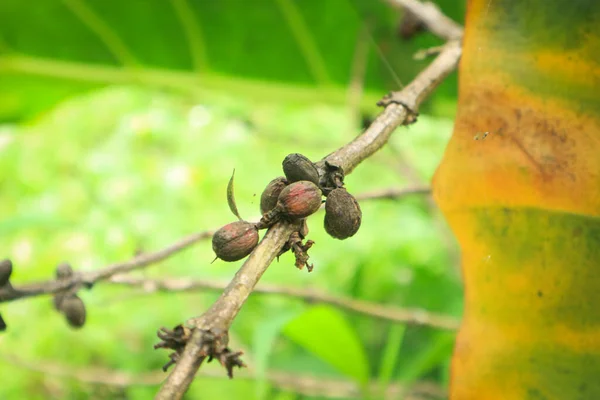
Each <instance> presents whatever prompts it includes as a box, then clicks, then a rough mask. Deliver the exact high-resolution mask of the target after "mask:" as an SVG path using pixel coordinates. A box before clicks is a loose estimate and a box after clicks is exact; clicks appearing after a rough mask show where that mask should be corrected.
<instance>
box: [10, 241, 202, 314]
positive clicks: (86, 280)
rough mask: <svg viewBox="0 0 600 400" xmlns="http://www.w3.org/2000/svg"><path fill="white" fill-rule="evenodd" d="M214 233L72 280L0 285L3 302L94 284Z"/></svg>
mask: <svg viewBox="0 0 600 400" xmlns="http://www.w3.org/2000/svg"><path fill="white" fill-rule="evenodd" d="M211 236H212V231H203V232H198V233H194V234H192V235H189V236H187V237H184V238H182V239H180V240H178V241H177V242H175V243H173V244H171V245H170V246H167V247H165V248H163V249H161V250H158V251H156V252H153V253H144V254H140V255H138V256H136V257H133V258H132V259H130V260H127V261H122V262H118V263H114V264H110V265H107V266H106V267H104V268H102V269H99V270H94V271H86V272H75V274H74V275H73V276H72V277H71V278H70V279H62V280H59V279H51V280H48V281H43V282H36V283H30V284H26V285H22V286H12V285H10V284H8V285H4V286H2V287H0V303H3V302H8V301H14V300H18V299H23V298H27V297H32V296H39V295H45V294H54V293H58V292H61V291H64V290H70V289H73V288H79V287H81V286H86V287H91V286H93V285H94V284H95V283H96V282H98V281H102V280H106V279H108V278H110V277H111V276H113V275H116V274H121V273H125V272H130V271H134V270H136V269H140V268H144V267H147V266H149V265H152V264H155V263H158V262H160V261H162V260H164V259H166V258H168V257H170V256H172V255H174V254H176V253H179V252H180V251H183V250H185V249H187V248H188V247H190V246H192V245H194V244H196V243H197V242H199V241H201V240H205V239H208V238H210V237H211Z"/></svg>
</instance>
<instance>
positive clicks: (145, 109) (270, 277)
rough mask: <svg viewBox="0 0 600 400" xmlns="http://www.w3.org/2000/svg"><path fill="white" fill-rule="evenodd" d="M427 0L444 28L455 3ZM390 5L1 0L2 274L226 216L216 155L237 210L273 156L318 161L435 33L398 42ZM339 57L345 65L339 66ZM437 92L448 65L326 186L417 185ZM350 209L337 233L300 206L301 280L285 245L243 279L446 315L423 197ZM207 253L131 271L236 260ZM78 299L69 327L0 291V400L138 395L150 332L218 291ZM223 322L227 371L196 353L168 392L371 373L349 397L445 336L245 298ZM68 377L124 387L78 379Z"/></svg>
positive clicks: (452, 259) (251, 213)
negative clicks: (82, 317)
mask: <svg viewBox="0 0 600 400" xmlns="http://www.w3.org/2000/svg"><path fill="white" fill-rule="evenodd" d="M457 3H458V4H457ZM439 4H440V6H441V7H442V9H443V11H444V12H446V13H447V14H448V15H450V16H451V17H453V18H454V19H455V20H457V21H459V22H460V21H461V20H462V15H463V14H464V4H462V2H453V1H449V0H448V1H443V2H442V1H440V2H439ZM401 17H402V12H401V11H399V10H395V9H393V8H391V7H390V6H389V4H387V3H386V2H384V1H367V0H360V1H359V0H328V1H320V0H304V1H300V0H298V1H291V0H279V1H266V0H261V1H255V2H246V1H241V0H228V1H219V2H217V1H208V0H203V1H191V0H187V1H178V0H173V1H158V0H153V1H141V0H131V1H127V2H117V1H113V0H103V1H100V0H93V1H92V0H87V1H85V2H83V1H81V0H68V1H67V0H65V1H56V0H39V1H36V2H35V3H24V2H22V1H17V0H4V1H2V2H1V3H0V193H1V196H2V201H1V202H0V238H1V240H0V257H9V258H11V259H12V260H13V262H14V264H15V272H14V273H13V276H12V278H11V281H12V283H13V284H14V285H17V286H18V285H19V284H21V283H24V282H27V281H32V280H43V279H48V278H50V277H52V276H53V275H54V269H55V266H56V265H57V264H58V263H59V262H61V261H63V260H66V261H69V262H70V263H72V265H73V266H74V267H75V268H76V269H81V270H89V269H96V268H101V267H103V266H105V265H107V264H109V263H112V262H115V261H121V260H126V259H128V258H131V257H132V256H133V255H134V254H135V252H136V251H139V250H142V251H152V250H156V249H159V248H161V247H164V246H166V245H168V244H170V243H172V242H174V241H176V240H177V239H179V238H180V237H182V236H184V235H186V234H189V233H193V232H196V231H200V230H205V229H215V228H218V227H219V226H221V225H224V224H225V223H228V222H231V221H233V220H234V218H235V217H233V216H232V215H231V214H230V213H229V211H228V208H227V204H226V197H225V192H226V185H227V181H228V179H229V177H230V175H231V172H232V170H233V169H234V168H235V169H236V183H235V185H236V186H235V190H236V198H237V203H238V208H239V209H240V212H241V213H242V216H243V217H245V218H247V219H251V220H254V219H256V218H257V217H258V216H259V215H258V214H259V212H258V199H259V197H260V193H261V191H262V189H263V188H264V186H265V185H266V184H267V183H268V182H269V180H271V179H272V178H273V177H275V176H278V175H280V174H281V172H282V171H281V160H283V158H284V157H285V155H287V154H288V153H292V152H300V153H303V154H305V155H306V156H308V157H309V158H311V159H313V160H318V159H320V158H321V157H323V156H325V155H326V154H327V153H329V152H330V151H332V150H334V149H336V148H338V147H339V146H341V145H343V144H344V143H346V142H348V141H349V140H351V139H352V138H353V137H354V136H355V135H357V134H358V133H359V132H360V130H361V129H362V127H361V121H362V120H366V119H369V118H372V117H373V116H374V115H375V113H376V112H377V110H376V108H375V106H374V103H375V102H376V101H377V99H378V98H379V97H381V96H382V95H383V94H385V93H386V92H388V91H390V90H395V89H398V88H399V83H398V82H401V83H403V84H406V83H408V82H409V81H410V80H411V78H412V77H414V76H415V75H416V73H418V71H419V70H421V69H422V68H424V66H425V65H426V64H427V63H428V62H429V61H428V60H425V61H415V60H413V59H412V55H413V54H414V53H415V52H416V51H417V50H419V49H422V48H425V47H429V46H433V45H438V44H440V41H439V40H438V39H436V38H434V37H432V36H431V35H429V34H423V35H420V36H418V37H416V38H414V39H413V40H411V41H410V42H407V41H403V40H402V39H401V38H399V37H398V33H397V31H398V23H399V21H400V19H401ZM357 49H359V50H358V51H357ZM360 49H362V50H360ZM356 54H359V55H358V56H356ZM360 54H363V55H360ZM357 65H358V66H361V65H362V66H363V67H364V69H365V74H364V76H361V75H362V74H360V73H358V74H357V73H353V72H352V71H355V70H357V69H358V70H360V67H356V66H357ZM352 81H353V82H355V85H354V86H353V85H351V82H352ZM361 86H363V87H364V91H361V90H360V89H356V87H359V88H360V87H361ZM354 98H357V99H359V102H358V103H357V104H355V103H354V102H353V100H352V99H354ZM455 103H456V77H455V75H453V76H451V77H450V78H449V79H448V80H447V82H445V83H444V84H443V85H442V87H441V88H440V89H439V90H438V91H437V92H436V93H435V95H434V96H433V97H432V99H431V100H430V101H428V102H427V103H426V104H425V105H424V107H423V109H422V115H421V116H420V117H419V121H418V123H417V124H414V125H411V126H410V127H408V128H400V129H399V130H398V132H396V134H395V135H394V136H393V137H392V139H391V143H390V146H387V147H385V148H384V149H382V150H381V151H380V152H379V153H377V154H376V155H374V156H373V157H371V158H370V159H369V160H367V161H366V162H364V163H363V164H362V165H361V166H360V167H359V168H358V169H357V170H356V171H355V172H354V173H353V174H352V175H350V176H349V177H348V178H347V180H346V184H347V187H348V190H349V191H350V192H352V193H353V194H355V195H358V194H360V193H364V192H368V191H369V190H376V189H383V188H391V187H396V188H397V187H403V186H408V185H414V184H419V183H421V184H422V183H425V184H426V183H427V182H429V180H430V178H431V176H432V174H433V171H434V170H435V167H436V165H437V163H438V162H439V160H440V158H441V154H442V152H443V149H444V147H445V144H446V142H447V140H448V139H449V136H450V133H451V130H452V117H453V115H454V111H455ZM361 207H362V210H363V224H362V227H361V229H360V231H359V233H358V234H357V235H356V236H354V237H353V238H351V239H348V240H346V241H338V240H335V239H332V238H330V237H328V236H327V235H326V234H325V232H324V229H323V227H322V224H323V222H322V218H323V215H322V214H321V213H318V214H316V215H315V216H313V217H311V218H310V219H309V228H310V235H309V237H310V238H311V239H312V240H314V241H315V242H316V244H315V246H314V247H313V248H312V249H311V251H310V254H311V261H312V262H313V263H314V265H315V270H314V271H313V272H312V273H310V274H308V273H306V271H298V270H296V269H295V268H294V266H293V258H292V256H291V255H289V254H286V255H284V256H282V257H281V260H280V262H279V263H274V264H273V265H272V267H271V268H270V269H269V270H268V271H267V273H266V274H265V276H264V277H263V280H262V281H261V282H264V283H268V284H275V285H281V286H286V287H302V288H310V289H315V290H320V291H323V292H327V293H330V294H334V295H340V296H348V297H354V298H357V299H363V300H370V301H374V302H378V303H381V304H382V305H391V306H396V307H407V308H420V309H425V310H429V311H432V312H438V313H443V314H447V315H455V316H459V315H460V311H461V301H462V300H461V290H462V289H461V284H460V280H459V276H458V266H457V261H456V259H457V257H456V248H455V245H454V241H453V239H452V238H451V236H450V235H449V233H448V231H447V229H446V228H445V226H444V222H443V221H441V219H440V217H439V215H438V213H437V211H435V210H433V209H432V208H431V206H430V203H429V202H428V200H427V198H426V197H424V196H412V197H407V198H405V199H402V200H398V201H390V200H369V201H363V202H361ZM212 258H213V253H212V250H211V248H210V241H205V242H201V243H200V244H198V245H196V246H194V247H193V248H191V249H189V250H187V251H186V252H184V253H181V254H179V255H177V256H175V257H172V258H169V259H168V260H166V261H165V262H162V263H160V264H157V265H153V266H151V267H149V268H147V269H145V270H143V271H141V272H137V273H135V274H134V275H135V276H137V277H147V278H183V279H203V280H209V281H219V282H225V281H227V280H228V279H230V278H231V277H232V276H233V274H234V273H235V271H236V270H237V267H239V265H240V264H241V263H231V264H229V263H224V262H220V261H216V262H215V263H213V264H211V263H210V262H211V261H212ZM80 295H81V297H82V298H83V299H84V301H85V303H86V306H87V310H88V321H87V323H86V325H85V327H84V328H83V329H82V330H78V331H74V330H72V329H70V328H69V327H68V326H67V324H66V323H65V321H64V319H63V317H62V316H61V315H59V314H58V313H56V312H55V311H54V310H53V308H52V304H51V300H50V298H48V297H38V298H33V299H28V300H22V301H17V302H14V303H3V304H0V312H1V313H2V315H3V317H4V319H5V320H6V321H7V324H8V330H7V331H6V332H4V333H2V334H1V335H0V376H2V377H3V379H2V385H0V398H3V399H4V398H7V399H13V398H14V399H21V398H28V399H37V398H40V399H42V398H43V399H47V398H61V399H64V398H70V399H71V398H72V399H79V398H123V399H138V398H139V399H147V398H151V397H152V396H153V395H154V394H155V393H156V390H157V388H158V385H159V384H160V380H161V378H162V377H163V376H164V375H162V372H160V367H161V366H162V365H163V364H164V363H165V362H166V361H167V352H166V351H164V350H161V351H154V350H152V345H153V344H154V343H156V342H157V337H156V335H155V333H156V330H157V329H158V328H159V327H160V326H167V327H172V326H174V325H176V324H178V323H181V322H183V321H185V320H186V319H188V318H189V317H192V316H194V315H198V314H200V313H202V312H203V311H204V310H206V309H207V308H208V306H209V305H210V304H211V302H212V301H214V300H215V299H216V297H217V296H218V293H217V292H208V291H202V290H198V291H193V292H186V293H144V291H143V289H140V288H127V287H117V286H115V285H111V284H107V283H101V284H99V285H97V286H96V287H94V288H93V289H92V290H91V291H84V292H81V293H80ZM231 335H232V343H231V344H232V347H233V348H234V349H237V348H241V349H244V350H245V352H246V354H245V356H244V360H245V361H246V362H247V364H248V365H249V367H250V368H249V371H241V372H240V373H239V375H240V379H234V380H232V381H229V380H226V379H223V378H224V377H225V374H224V371H223V370H222V369H221V367H220V366H218V365H217V364H215V363H213V364H209V365H205V366H203V367H202V373H205V374H209V375H211V376H209V377H202V378H198V380H197V382H195V383H194V384H193V385H192V387H191V389H190V391H189V395H188V397H189V398H205V399H216V398H244V399H246V398H250V399H253V398H256V399H299V398H303V399H306V398H310V399H316V398H330V397H334V396H333V395H335V394H336V387H335V386H332V388H331V392H332V393H329V394H324V393H321V395H319V396H317V395H312V396H311V395H307V394H304V395H301V394H299V393H298V392H297V391H296V390H294V389H293V388H291V389H290V388H286V387H282V386H281V385H280V384H279V385H278V384H277V380H275V381H273V380H272V379H269V377H271V378H272V377H273V376H274V375H273V373H277V374H280V375H281V374H282V373H283V374H290V375H289V376H297V377H298V378H297V381H301V379H300V378H301V377H305V376H311V377H315V378H317V379H320V380H325V379H338V380H343V381H344V382H354V383H355V384H356V385H357V387H364V384H365V383H366V382H371V383H375V389H372V390H363V391H362V392H360V391H359V392H358V393H356V395H355V396H353V397H355V398H356V397H358V398H373V399H377V398H382V395H381V391H380V388H382V387H386V386H387V385H388V384H389V385H396V384H399V383H400V384H403V385H408V384H410V383H413V382H417V381H427V382H433V383H435V384H436V385H439V386H441V387H442V388H443V387H445V385H446V384H447V379H448V363H449V357H450V353H451V349H452V343H453V333H452V332H445V331H441V330H437V329H434V328H427V327H414V326H408V327H405V326H403V325H399V324H391V323H389V322H385V321H381V320H377V319H374V318H372V317H369V316H364V315H356V314H348V313H345V312H343V311H341V310H337V309H335V308H332V307H329V306H323V305H316V304H306V303H304V302H302V301H300V300H297V299H292V298H289V297H285V296H273V295H253V296H252V297H251V298H250V300H249V301H248V303H247V304H246V305H245V306H244V308H243V310H242V312H241V313H240V315H239V317H238V318H237V319H236V321H235V322H234V325H233V327H232V330H231ZM267 371H270V372H269V373H267ZM81 374H84V375H85V374H88V375H89V376H91V377H93V378H95V380H102V378H103V377H104V378H106V377H107V376H112V377H114V376H115V374H121V375H120V376H123V375H122V374H127V376H126V378H127V379H126V380H125V383H123V384H114V382H113V384H107V383H105V384H99V383H90V382H86V381H85V379H82V377H81ZM286 376H288V375H286ZM221 377H222V378H221ZM248 377H251V379H247V378H248ZM92 380H93V379H92ZM105 380H106V379H105ZM342 392H343V391H342V390H341V389H340V390H338V396H337V398H340V393H342ZM346 397H348V396H346ZM341 398H344V397H341Z"/></svg>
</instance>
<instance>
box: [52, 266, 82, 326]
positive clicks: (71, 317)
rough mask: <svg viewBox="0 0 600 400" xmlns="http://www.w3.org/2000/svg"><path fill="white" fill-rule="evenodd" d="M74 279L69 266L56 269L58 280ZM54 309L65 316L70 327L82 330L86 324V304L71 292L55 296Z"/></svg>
mask: <svg viewBox="0 0 600 400" xmlns="http://www.w3.org/2000/svg"><path fill="white" fill-rule="evenodd" d="M72 277H73V268H71V266H70V265H69V264H66V263H62V264H60V265H59V266H58V267H56V279H58V280H59V281H60V280H66V279H71V278H72ZM53 301H54V308H55V309H56V310H57V311H58V312H60V313H62V314H63V315H64V316H65V319H66V320H67V322H68V323H69V325H70V326H71V327H73V328H81V327H82V326H83V324H85V317H86V311H85V304H84V303H83V300H81V298H80V297H79V296H77V294H76V293H75V292H73V291H71V290H68V291H66V292H64V293H57V294H55V295H54V298H53Z"/></svg>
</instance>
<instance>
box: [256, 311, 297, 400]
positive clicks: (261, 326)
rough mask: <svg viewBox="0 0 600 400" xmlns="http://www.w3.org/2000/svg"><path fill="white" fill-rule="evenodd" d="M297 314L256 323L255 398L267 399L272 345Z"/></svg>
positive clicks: (273, 317)
mask: <svg viewBox="0 0 600 400" xmlns="http://www.w3.org/2000/svg"><path fill="white" fill-rule="evenodd" d="M298 314H299V311H298V310H294V311H288V312H285V313H281V314H280V315H275V316H269V318H267V319H263V320H262V321H260V322H258V323H257V326H258V328H257V329H256V331H255V333H254V338H253V351H254V365H253V366H254V373H255V376H256V398H257V399H259V400H264V399H266V398H267V394H268V388H269V386H268V385H269V381H268V379H267V369H268V367H269V358H270V357H271V351H272V349H273V344H274V343H275V341H276V340H277V337H278V336H279V335H280V334H281V330H282V328H283V327H284V326H285V325H286V324H287V323H288V322H289V321H290V320H292V319H293V318H295V317H297V316H298Z"/></svg>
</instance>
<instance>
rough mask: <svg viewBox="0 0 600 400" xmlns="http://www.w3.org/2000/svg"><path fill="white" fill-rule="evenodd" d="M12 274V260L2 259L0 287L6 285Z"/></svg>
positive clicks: (0, 262)
mask: <svg viewBox="0 0 600 400" xmlns="http://www.w3.org/2000/svg"><path fill="white" fill-rule="evenodd" d="M10 274H12V262H11V261H10V260H8V259H6V260H2V261H0V287H2V286H4V285H6V284H7V283H8V280H9V279H10Z"/></svg>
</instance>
